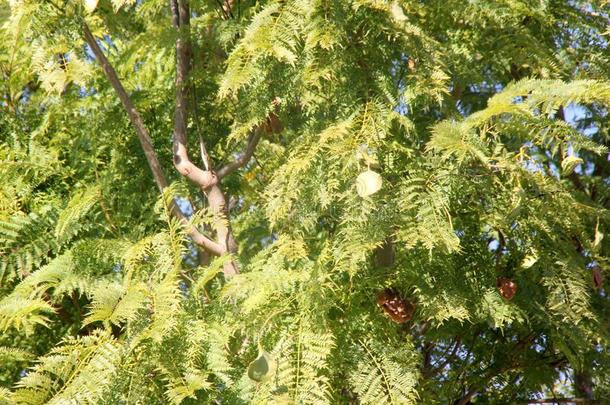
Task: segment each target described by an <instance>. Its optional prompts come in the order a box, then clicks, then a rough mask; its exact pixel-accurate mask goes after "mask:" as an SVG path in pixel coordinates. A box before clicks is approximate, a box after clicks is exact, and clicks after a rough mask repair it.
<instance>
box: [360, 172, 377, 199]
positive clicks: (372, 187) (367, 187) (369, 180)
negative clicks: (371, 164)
mask: <svg viewBox="0 0 610 405" xmlns="http://www.w3.org/2000/svg"><path fill="white" fill-rule="evenodd" d="M382 183H383V180H382V179H381V176H380V175H379V173H376V172H374V171H372V170H367V171H365V172H362V173H360V175H358V178H357V179H356V191H357V192H358V195H359V196H360V197H368V196H370V195H372V194H375V193H376V192H378V191H379V190H380V189H381V184H382Z"/></svg>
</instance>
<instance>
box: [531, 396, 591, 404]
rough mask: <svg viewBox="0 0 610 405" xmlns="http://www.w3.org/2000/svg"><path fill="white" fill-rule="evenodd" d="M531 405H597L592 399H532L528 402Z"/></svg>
mask: <svg viewBox="0 0 610 405" xmlns="http://www.w3.org/2000/svg"><path fill="white" fill-rule="evenodd" d="M527 403H528V405H529V404H565V403H570V404H571V403H579V404H593V403H596V402H595V401H592V400H590V399H585V398H544V399H530V400H528V401H527Z"/></svg>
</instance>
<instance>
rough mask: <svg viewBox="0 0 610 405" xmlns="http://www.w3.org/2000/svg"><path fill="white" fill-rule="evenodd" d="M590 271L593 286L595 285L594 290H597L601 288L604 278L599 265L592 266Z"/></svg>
mask: <svg viewBox="0 0 610 405" xmlns="http://www.w3.org/2000/svg"><path fill="white" fill-rule="evenodd" d="M592 273H593V287H595V289H596V290H599V289H600V288H602V285H603V284H604V278H603V276H602V269H601V267H599V266H595V267H593V269H592Z"/></svg>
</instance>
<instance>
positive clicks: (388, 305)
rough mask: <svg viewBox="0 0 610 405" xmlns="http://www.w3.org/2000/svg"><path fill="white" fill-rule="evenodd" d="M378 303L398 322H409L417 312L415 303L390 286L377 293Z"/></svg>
mask: <svg viewBox="0 0 610 405" xmlns="http://www.w3.org/2000/svg"><path fill="white" fill-rule="evenodd" d="M377 305H379V306H380V307H381V308H382V309H383V310H384V311H385V313H387V314H388V315H389V316H390V318H391V319H392V320H393V321H394V322H396V323H404V322H407V321H408V320H410V319H411V318H412V317H413V312H415V305H413V304H412V303H410V302H409V301H405V300H404V299H403V298H401V297H400V295H399V294H398V293H397V292H396V291H395V290H392V289H390V288H386V289H385V290H383V291H382V292H380V293H379V294H378V295H377Z"/></svg>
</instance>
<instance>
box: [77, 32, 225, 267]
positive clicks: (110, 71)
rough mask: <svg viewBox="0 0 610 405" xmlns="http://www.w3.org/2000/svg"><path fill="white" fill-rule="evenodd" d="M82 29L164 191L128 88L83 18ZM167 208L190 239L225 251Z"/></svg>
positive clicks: (174, 208)
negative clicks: (182, 226) (184, 228)
mask: <svg viewBox="0 0 610 405" xmlns="http://www.w3.org/2000/svg"><path fill="white" fill-rule="evenodd" d="M83 33H84V36H85V41H86V42H87V44H88V45H89V47H90V48H91V50H92V51H93V54H94V55H95V57H96V59H97V60H98V62H99V64H100V65H101V66H102V69H103V70H104V74H105V75H106V78H107V79H108V81H109V82H110V84H111V85H112V88H113V89H114V91H115V92H116V93H117V95H118V96H119V99H120V100H121V103H122V104H123V108H124V109H125V111H126V112H127V115H128V116H129V120H130V121H131V123H132V124H133V126H134V127H135V129H136V133H137V135H138V139H139V140H140V145H141V146H142V150H143V151H144V155H145V156H146V161H147V162H148V166H149V167H150V170H151V171H152V174H153V177H154V180H155V184H156V185H157V187H158V188H159V191H161V192H162V191H163V190H164V189H165V188H166V187H167V180H166V179H165V176H164V174H163V170H162V168H161V164H160V163H159V159H158V158H157V154H156V152H155V150H154V146H153V143H152V139H151V138H150V134H149V132H148V129H147V128H146V125H145V124H144V121H143V120H142V117H141V116H140V114H139V113H138V110H137V109H136V107H135V105H134V104H133V102H132V101H131V98H130V97H129V95H128V94H127V91H126V90H125V88H124V87H123V84H122V83H121V80H120V79H119V77H118V75H117V73H116V71H115V70H114V67H113V66H112V65H111V64H110V62H109V61H108V59H107V58H106V55H104V52H102V49H101V48H100V46H99V45H98V43H97V41H96V39H95V38H94V37H93V34H92V33H91V30H90V29H89V26H88V25H87V24H86V23H85V22H83ZM170 211H171V213H172V215H174V216H175V217H176V218H178V219H179V220H180V222H181V223H182V224H183V225H184V226H185V227H186V231H187V233H188V235H189V236H190V237H191V238H192V239H193V242H194V243H196V244H198V245H200V246H201V247H203V248H204V249H206V250H208V251H209V252H210V253H213V254H215V255H221V254H222V253H223V252H224V249H223V246H221V245H220V244H218V243H216V242H214V241H213V240H211V239H210V238H208V237H207V236H205V235H203V234H202V233H201V232H199V231H198V230H197V228H195V227H194V226H193V225H191V224H190V223H189V222H188V220H187V219H186V218H185V217H184V214H183V213H182V212H181V211H180V209H179V208H178V206H177V205H176V203H175V202H172V206H171V207H170Z"/></svg>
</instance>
